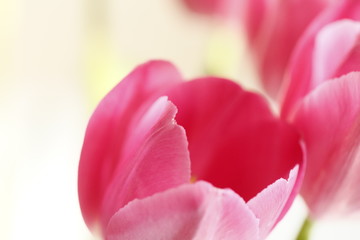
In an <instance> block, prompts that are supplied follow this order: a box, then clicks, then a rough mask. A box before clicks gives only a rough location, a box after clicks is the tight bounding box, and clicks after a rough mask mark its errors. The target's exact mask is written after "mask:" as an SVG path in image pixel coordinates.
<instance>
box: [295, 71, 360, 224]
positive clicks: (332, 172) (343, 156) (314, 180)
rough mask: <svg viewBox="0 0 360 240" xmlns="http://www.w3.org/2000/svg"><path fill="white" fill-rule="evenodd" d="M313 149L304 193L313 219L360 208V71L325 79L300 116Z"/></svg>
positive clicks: (301, 128)
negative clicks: (329, 79)
mask: <svg viewBox="0 0 360 240" xmlns="http://www.w3.org/2000/svg"><path fill="white" fill-rule="evenodd" d="M294 124H295V126H296V127H297V128H298V129H299V131H301V133H302V135H303V138H304V141H305V144H306V148H307V153H308V164H307V168H306V173H305V178H304V182H303V186H302V191H301V193H302V195H303V197H304V199H305V201H306V202H307V204H308V206H309V208H310V215H311V217H312V218H315V219H319V218H322V217H329V216H337V217H338V216H347V215H351V214H353V213H358V212H359V210H360V188H359V184H360V175H359V172H360V145H359V143H360V73H359V72H353V73H350V74H347V75H344V76H342V77H340V78H337V79H333V80H331V81H327V82H324V83H323V84H321V85H320V86H318V87H317V88H316V89H315V90H313V91H312V92H311V93H310V94H308V95H307V96H306V97H305V98H304V99H303V101H302V102H301V104H300V106H299V108H298V111H297V112H296V114H295V117H294Z"/></svg>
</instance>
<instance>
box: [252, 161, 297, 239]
mask: <svg viewBox="0 0 360 240" xmlns="http://www.w3.org/2000/svg"><path fill="white" fill-rule="evenodd" d="M298 174H299V165H297V166H295V167H294V168H293V169H292V170H291V171H290V174H289V177H288V179H287V180H285V179H283V178H281V179H278V180H277V181H275V182H274V183H273V184H271V185H269V186H268V187H267V188H265V189H264V190H262V191H261V192H260V193H259V194H258V195H256V196H255V197H253V198H252V199H250V200H249V201H248V202H247V204H248V205H249V207H250V208H251V210H252V211H253V212H254V214H255V216H256V217H257V218H258V219H259V220H260V239H264V238H265V237H266V236H267V235H268V234H269V232H270V231H271V230H272V229H273V228H274V227H275V225H276V223H277V222H279V221H280V220H281V218H282V217H283V216H284V215H285V213H286V212H287V210H288V209H289V207H290V205H291V203H292V202H293V201H294V198H295V196H296V194H297V192H298V190H299V187H300V184H299V183H300V182H301V181H302V178H301V177H300V178H299V177H298ZM300 174H301V173H300ZM297 183H298V186H296V184H297Z"/></svg>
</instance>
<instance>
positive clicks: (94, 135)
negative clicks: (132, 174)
mask: <svg viewBox="0 0 360 240" xmlns="http://www.w3.org/2000/svg"><path fill="white" fill-rule="evenodd" d="M179 82H181V77H180V75H179V73H178V72H177V70H176V69H175V68H174V67H173V66H172V65H171V64H169V63H167V62H162V61H153V62H149V63H147V64H144V65H141V66H140V67H138V68H136V69H135V70H134V71H133V72H132V73H130V74H129V75H128V76H127V77H126V78H125V79H124V80H123V81H122V82H120V83H119V84H118V85H117V86H116V87H115V88H114V89H113V90H112V91H111V92H110V93H109V94H108V95H107V96H106V97H105V98H104V99H103V100H102V101H101V103H100V104H99V106H98V107H97V109H96V110H95V112H94V114H93V115H92V117H91V119H90V121H89V125H88V127H87V130H86V136H85V140H84V145H83V149H82V152H81V160H80V165H79V180H78V181H79V182H78V187H79V199H80V205H81V210H82V214H83V216H84V219H85V221H86V223H87V225H88V226H89V227H90V228H91V227H93V225H94V224H95V221H96V219H98V218H99V215H100V208H101V205H102V204H103V197H104V194H105V192H106V190H107V187H108V185H109V183H110V182H111V181H112V179H113V177H114V175H116V171H115V169H117V166H119V164H120V163H121V162H122V161H123V156H124V155H129V154H130V152H129V149H126V148H124V143H126V142H127V140H128V138H129V136H131V134H132V133H133V128H134V127H135V126H136V125H137V122H138V121H139V119H140V118H141V117H142V115H143V114H144V112H145V111H146V110H147V109H148V108H149V106H150V105H151V104H152V103H153V102H154V101H155V100H156V99H157V98H158V97H159V96H160V95H161V92H162V91H163V90H164V89H166V88H168V87H170V86H173V85H175V84H177V83H179ZM179 141H180V140H179ZM181 141H183V140H181Z"/></svg>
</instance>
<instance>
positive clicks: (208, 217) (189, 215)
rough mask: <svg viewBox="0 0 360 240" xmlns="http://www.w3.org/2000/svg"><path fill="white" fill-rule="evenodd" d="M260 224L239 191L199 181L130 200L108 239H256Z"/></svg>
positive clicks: (113, 223) (109, 230)
mask: <svg viewBox="0 0 360 240" xmlns="http://www.w3.org/2000/svg"><path fill="white" fill-rule="evenodd" d="M258 227H259V226H258V220H257V219H256V217H255V216H254V214H253V213H252V212H251V210H250V209H249V207H248V206H247V205H246V203H245V202H244V200H243V199H242V198H240V197H239V196H238V195H237V194H236V193H234V192H233V191H231V190H229V189H225V190H222V189H217V188H214V187H213V186H211V185H210V184H208V183H206V182H202V181H200V182H197V183H195V184H186V185H182V186H180V187H178V188H175V189H171V190H168V191H165V192H162V193H158V194H155V195H153V196H151V197H148V198H145V199H142V200H134V201H132V202H130V203H129V204H128V205H127V206H125V207H124V208H123V209H120V210H119V211H118V212H117V213H116V214H115V215H114V216H113V217H112V218H111V220H110V222H109V226H108V228H107V232H106V239H108V240H116V239H119V240H120V239H121V240H126V239H129V240H137V239H138V240H147V239H148V240H153V239H159V240H167V239H172V240H203V239H226V240H232V239H233V240H238V239H249V240H250V239H252V240H257V239H259V238H258Z"/></svg>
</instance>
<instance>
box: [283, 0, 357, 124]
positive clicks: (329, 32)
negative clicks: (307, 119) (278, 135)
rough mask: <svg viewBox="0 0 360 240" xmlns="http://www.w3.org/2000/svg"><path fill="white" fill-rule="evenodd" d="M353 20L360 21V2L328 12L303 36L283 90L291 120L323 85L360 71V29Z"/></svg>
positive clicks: (348, 2)
mask: <svg viewBox="0 0 360 240" xmlns="http://www.w3.org/2000/svg"><path fill="white" fill-rule="evenodd" d="M341 20H343V21H341ZM350 20H354V21H358V20H360V1H358V0H344V1H341V2H339V3H338V4H337V5H334V6H333V7H332V8H328V9H327V10H326V11H325V12H324V13H323V14H321V16H320V17H319V18H318V19H316V21H314V22H313V23H312V24H311V26H310V27H309V28H308V30H307V31H306V33H305V34H304V35H303V36H302V38H301V40H300V41H299V44H298V45H297V47H296V49H295V50H294V54H293V56H292V61H291V62H290V64H289V70H288V71H289V74H288V76H287V77H286V79H285V83H284V86H283V89H282V90H283V91H282V97H281V98H282V100H281V101H282V107H281V109H282V115H283V116H284V117H286V118H291V112H292V111H294V109H296V105H297V104H298V103H299V101H300V100H301V99H302V98H303V97H304V96H305V95H307V94H308V93H309V92H311V90H313V89H315V88H316V87H317V86H318V85H320V84H321V83H322V82H324V81H327V80H329V79H332V78H336V77H340V76H341V75H343V74H345V73H347V72H351V71H358V70H360V69H359V67H360V65H359V64H358V61H359V59H360V56H359V41H358V35H359V25H358V23H355V22H351V21H350Z"/></svg>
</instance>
